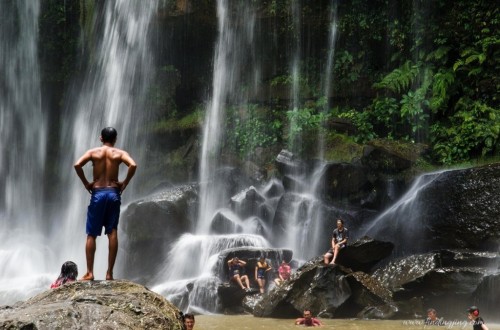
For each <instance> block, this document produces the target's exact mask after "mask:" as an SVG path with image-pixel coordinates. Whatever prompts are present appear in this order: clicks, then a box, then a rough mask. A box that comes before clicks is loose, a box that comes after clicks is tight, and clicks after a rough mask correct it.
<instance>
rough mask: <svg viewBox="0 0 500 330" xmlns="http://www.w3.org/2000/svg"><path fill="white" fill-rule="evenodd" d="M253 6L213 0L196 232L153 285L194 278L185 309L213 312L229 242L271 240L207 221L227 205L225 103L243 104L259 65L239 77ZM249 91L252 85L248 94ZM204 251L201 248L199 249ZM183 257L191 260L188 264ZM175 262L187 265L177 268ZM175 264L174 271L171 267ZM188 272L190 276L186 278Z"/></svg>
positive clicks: (249, 59)
mask: <svg viewBox="0 0 500 330" xmlns="http://www.w3.org/2000/svg"><path fill="white" fill-rule="evenodd" d="M255 15H256V13H255V9H254V8H253V7H252V4H251V3H236V2H232V1H229V0H219V1H217V18H218V38H217V44H216V47H215V54H214V72H213V82H212V85H213V86H212V97H211V99H210V102H209V103H208V106H207V109H206V117H205V122H204V127H203V145H202V151H201V158H200V162H201V163H200V208H199V216H198V219H197V224H196V235H188V236H183V237H181V238H180V239H179V240H178V241H177V242H176V243H175V244H174V246H173V248H172V251H171V253H170V254H169V257H168V260H167V262H166V265H167V266H166V269H165V272H164V273H163V274H162V275H161V276H160V278H159V279H158V281H157V282H158V283H159V284H158V285H157V286H155V287H154V288H153V289H154V290H155V291H158V292H161V293H162V294H164V295H165V296H167V297H170V298H171V299H175V296H179V295H180V294H182V292H183V291H184V290H186V289H185V286H186V284H187V283H189V282H191V283H193V282H194V284H193V285H194V288H193V289H192V290H191V291H190V293H189V306H188V307H186V308H187V309H189V310H200V309H201V310H204V311H205V312H215V311H216V307H217V304H214V301H216V299H217V294H216V289H217V283H219V282H218V281H219V280H218V279H216V278H215V277H213V271H214V269H213V268H214V265H215V262H216V261H217V259H218V255H219V253H220V252H222V251H224V250H227V249H229V248H233V247H242V246H252V247H263V248H265V247H269V243H268V242H267V241H266V240H265V239H264V238H262V237H260V236H257V235H253V233H249V234H244V235H241V234H239V235H224V236H218V235H210V225H211V223H212V220H213V218H214V216H215V214H216V212H217V211H218V210H221V209H223V208H225V207H226V206H227V201H228V200H229V197H231V196H228V192H227V191H225V188H224V182H223V180H220V179H219V180H218V179H216V178H214V175H215V174H216V173H217V171H218V170H220V169H221V167H222V164H221V161H220V156H221V153H222V148H223V145H224V127H223V124H224V120H225V113H226V110H227V109H228V107H231V106H239V105H241V104H246V103H247V101H248V100H245V99H243V98H242V96H241V86H244V85H247V83H248V85H250V86H255V85H256V81H257V80H258V72H259V70H258V68H254V69H253V70H252V69H250V70H249V72H253V75H252V76H251V77H248V80H245V77H242V73H241V70H242V68H243V67H245V65H251V66H255V65H256V61H255V58H254V57H253V55H254V51H253V45H254V40H253V38H254V30H255ZM251 93H252V91H250V94H251ZM200 251H202V253H200ZM186 260H191V262H190V263H188V264H186ZM179 265H186V267H185V268H182V267H181V268H182V270H179V268H178V267H179ZM173 267H175V270H174V271H169V270H172V269H173ZM186 278H188V279H186Z"/></svg>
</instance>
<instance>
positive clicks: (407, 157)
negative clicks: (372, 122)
mask: <svg viewBox="0 0 500 330" xmlns="http://www.w3.org/2000/svg"><path fill="white" fill-rule="evenodd" d="M427 148H428V147H427V146H426V145H423V144H411V143H402V142H400V141H389V140H372V141H370V142H368V144H367V146H366V147H365V149H364V151H363V157H362V158H361V162H362V163H363V164H364V165H366V166H368V167H369V168H371V169H372V170H374V171H377V172H380V173H399V172H402V171H403V170H406V169H408V168H410V167H411V166H412V165H413V164H414V163H415V161H416V160H417V159H418V157H419V156H420V155H422V154H423V153H425V152H426V150H427Z"/></svg>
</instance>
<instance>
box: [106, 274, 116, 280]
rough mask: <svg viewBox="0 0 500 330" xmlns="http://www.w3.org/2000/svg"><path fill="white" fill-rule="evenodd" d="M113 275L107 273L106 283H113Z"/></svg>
mask: <svg viewBox="0 0 500 330" xmlns="http://www.w3.org/2000/svg"><path fill="white" fill-rule="evenodd" d="M113 280H114V278H113V273H110V272H106V281H113Z"/></svg>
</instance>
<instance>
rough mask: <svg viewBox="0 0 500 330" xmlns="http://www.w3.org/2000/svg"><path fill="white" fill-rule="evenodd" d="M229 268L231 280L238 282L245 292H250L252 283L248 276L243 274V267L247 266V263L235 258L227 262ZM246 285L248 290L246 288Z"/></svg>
mask: <svg viewBox="0 0 500 330" xmlns="http://www.w3.org/2000/svg"><path fill="white" fill-rule="evenodd" d="M227 264H228V266H229V277H230V280H232V281H234V282H236V283H237V284H238V285H239V286H240V287H241V288H242V289H243V290H246V291H249V290H250V281H249V280H248V276H247V275H244V274H243V267H244V266H245V265H246V264H247V263H246V262H245V261H243V260H240V259H238V257H234V258H233V259H231V260H229V261H228V262H227ZM245 285H246V288H245Z"/></svg>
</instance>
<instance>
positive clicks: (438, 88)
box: [429, 69, 455, 112]
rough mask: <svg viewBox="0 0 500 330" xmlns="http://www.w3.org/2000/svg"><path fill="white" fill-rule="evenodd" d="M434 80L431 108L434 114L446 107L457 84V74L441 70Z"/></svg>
mask: <svg viewBox="0 0 500 330" xmlns="http://www.w3.org/2000/svg"><path fill="white" fill-rule="evenodd" d="M433 80H434V81H433V84H432V97H431V99H430V101H429V107H430V108H431V110H432V111H433V112H437V111H438V110H439V109H441V108H443V107H444V106H445V105H446V102H447V101H448V100H449V98H450V94H451V92H452V91H453V84H454V83H455V74H454V73H453V71H451V70H448V69H441V70H440V71H439V72H437V73H436V74H435V75H434V77H433Z"/></svg>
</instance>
